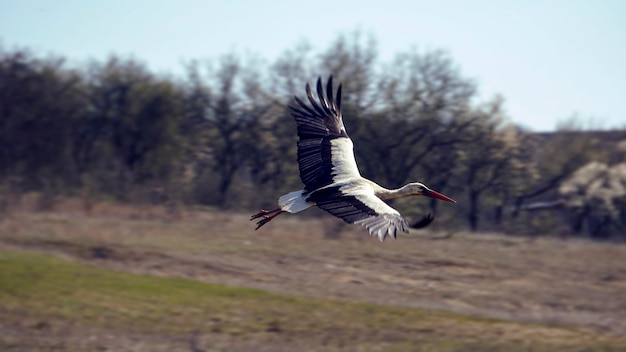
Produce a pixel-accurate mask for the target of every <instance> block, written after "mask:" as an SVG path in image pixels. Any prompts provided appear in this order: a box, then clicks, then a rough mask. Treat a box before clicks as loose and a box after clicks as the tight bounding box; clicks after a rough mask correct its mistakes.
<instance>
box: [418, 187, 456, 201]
mask: <svg viewBox="0 0 626 352" xmlns="http://www.w3.org/2000/svg"><path fill="white" fill-rule="evenodd" d="M422 194H423V195H425V196H426V197H431V198H437V199H441V200H445V201H446V202H450V203H456V200H454V199H452V198H450V197H446V196H444V195H443V194H441V193H439V192H435V191H433V190H427V191H424V192H423V193H422Z"/></svg>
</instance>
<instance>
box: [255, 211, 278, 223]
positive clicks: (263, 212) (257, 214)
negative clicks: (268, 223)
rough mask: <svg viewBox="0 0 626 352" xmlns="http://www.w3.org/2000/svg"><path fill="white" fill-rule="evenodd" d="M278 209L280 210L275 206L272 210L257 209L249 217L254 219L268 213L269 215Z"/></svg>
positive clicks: (265, 215)
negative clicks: (257, 210)
mask: <svg viewBox="0 0 626 352" xmlns="http://www.w3.org/2000/svg"><path fill="white" fill-rule="evenodd" d="M280 210H281V209H280V208H276V209H273V210H265V209H263V210H261V211H259V212H258V213H256V214H254V215H252V216H251V217H250V221H252V220H254V219H258V218H260V217H267V216H268V215H270V214H272V213H276V212H277V211H280Z"/></svg>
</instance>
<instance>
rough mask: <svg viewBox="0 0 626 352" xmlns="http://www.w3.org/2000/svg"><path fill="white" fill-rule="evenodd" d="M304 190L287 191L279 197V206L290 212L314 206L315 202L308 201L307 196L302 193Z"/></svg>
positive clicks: (297, 211)
mask: <svg viewBox="0 0 626 352" xmlns="http://www.w3.org/2000/svg"><path fill="white" fill-rule="evenodd" d="M303 193H304V190H299V191H295V192H291V193H287V194H285V195H284V196H281V197H280V198H278V206H279V207H280V209H281V210H282V211H286V212H289V213H299V212H301V211H303V210H306V209H308V208H310V207H312V206H313V205H314V204H313V203H311V202H307V201H306V197H304V196H303V195H302V194H303Z"/></svg>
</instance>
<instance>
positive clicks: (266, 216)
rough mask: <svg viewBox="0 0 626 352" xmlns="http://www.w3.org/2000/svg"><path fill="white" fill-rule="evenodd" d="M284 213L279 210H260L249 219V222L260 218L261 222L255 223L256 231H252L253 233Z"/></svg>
mask: <svg viewBox="0 0 626 352" xmlns="http://www.w3.org/2000/svg"><path fill="white" fill-rule="evenodd" d="M282 213H284V211H283V210H282V209H280V208H276V209H273V210H261V211H260V212H258V213H256V214H254V215H252V216H251V217H250V220H254V219H258V218H262V219H261V220H259V222H257V223H256V225H257V226H256V229H254V230H255V231H256V230H258V229H259V228H261V226H263V225H265V224H267V223H268V222H270V221H272V219H274V218H275V217H277V216H278V215H280V214H282Z"/></svg>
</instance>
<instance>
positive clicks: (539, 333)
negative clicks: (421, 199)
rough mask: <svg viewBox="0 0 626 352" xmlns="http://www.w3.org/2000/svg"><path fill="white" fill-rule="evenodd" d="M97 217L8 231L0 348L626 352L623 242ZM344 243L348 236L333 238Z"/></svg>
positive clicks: (51, 219)
mask: <svg viewBox="0 0 626 352" xmlns="http://www.w3.org/2000/svg"><path fill="white" fill-rule="evenodd" d="M264 230H265V231H259V232H254V231H253V225H252V224H251V223H249V222H248V221H247V216H246V215H238V214H226V213H219V212H199V211H198V212H195V211H194V212H186V213H185V214H183V216H182V218H180V219H175V220H171V219H169V220H168V219H167V217H166V216H165V215H163V214H162V213H161V212H160V210H159V209H154V208H149V209H148V208H145V209H142V210H137V209H132V208H124V207H121V206H113V205H106V204H103V205H99V206H98V207H97V208H96V209H95V210H94V212H93V214H91V215H86V214H84V213H82V212H81V211H80V210H79V209H77V207H73V206H72V205H71V204H67V205H65V206H64V207H62V208H61V209H60V210H58V211H55V212H45V213H44V212H31V211H15V212H13V213H11V214H10V215H9V216H7V217H5V218H4V219H3V220H2V222H1V223H0V331H2V333H1V334H0V350H9V351H11V350H16V351H18V350H19V351H22V350H28V351H31V350H35V351H36V350H67V351H81V350H83V351H94V350H103V351H104V350H116V351H117V350H125V351H281V350H284V351H290V350H303V351H307V350H310V351H320V350H323V351H386V350H389V351H468V350H469V351H471V350H474V351H623V350H626V337H625V335H626V322H624V321H623V320H624V319H623V317H624V316H626V263H625V261H624V260H623V258H626V246H623V245H616V244H610V243H593V242H588V241H582V240H569V241H564V240H557V239H532V240H530V239H524V238H514V237H502V236H493V235H469V234H456V233H455V234H441V233H430V232H425V231H419V232H414V233H411V234H410V235H408V236H403V237H400V238H399V239H398V240H396V241H393V240H391V241H386V242H385V243H383V244H381V243H379V242H378V241H377V240H376V239H371V238H369V237H368V236H367V235H366V234H365V232H363V231H362V230H360V229H359V228H358V227H354V228H353V227H344V226H338V225H337V223H336V222H334V221H333V219H323V220H317V219H303V218H301V217H300V218H298V217H284V218H283V219H279V220H276V221H274V222H273V223H272V224H270V225H268V226H267V227H266V228H264ZM333 231H335V232H340V233H341V236H340V237H339V238H338V239H328V238H325V237H324V236H323V234H324V233H329V232H333Z"/></svg>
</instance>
